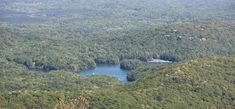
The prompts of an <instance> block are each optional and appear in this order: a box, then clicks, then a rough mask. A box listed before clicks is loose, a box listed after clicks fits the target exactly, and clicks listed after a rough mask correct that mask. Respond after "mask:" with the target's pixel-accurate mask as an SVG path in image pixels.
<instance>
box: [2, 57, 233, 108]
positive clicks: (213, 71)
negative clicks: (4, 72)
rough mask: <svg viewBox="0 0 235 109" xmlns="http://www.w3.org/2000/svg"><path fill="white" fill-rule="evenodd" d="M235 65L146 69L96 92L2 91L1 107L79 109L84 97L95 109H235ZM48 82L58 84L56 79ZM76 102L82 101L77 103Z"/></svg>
mask: <svg viewBox="0 0 235 109" xmlns="http://www.w3.org/2000/svg"><path fill="white" fill-rule="evenodd" d="M234 65H235V58H234V57H221V58H218V57H211V58H206V59H197V60H190V61H186V62H181V63H178V64H171V65H168V66H165V68H161V69H158V68H156V67H155V69H154V67H153V66H152V67H151V68H145V71H143V70H142V69H138V70H137V71H142V72H141V73H143V74H142V75H143V76H141V77H140V78H138V79H137V80H136V81H135V82H133V83H129V84H126V85H115V86H114V87H112V86H110V87H109V88H107V89H103V88H102V89H101V88H98V89H97V88H95V89H84V90H80V91H78V90H77V91H72V92H70V91H66V92H64V91H56V92H54V91H49V90H48V91H42V90H38V91H33V90H30V89H27V90H21V91H8V92H2V91H1V92H2V93H1V97H0V98H1V101H4V102H1V104H0V106H1V107H3V108H4V107H9V108H11V107H12V108H13V107H22V108H33V107H34V108H53V107H55V106H57V107H58V106H60V105H61V104H64V105H67V106H73V105H74V108H79V105H76V103H78V102H79V97H83V99H84V100H85V101H86V102H85V103H87V104H88V105H87V104H85V106H89V108H93V109H100V108H117V109H120V108H122V109H127V108H143V107H147V108H205V107H207V108H233V107H234V106H235V104H234V98H235V95H234V93H235V89H234V87H235V86H234V85H235V84H234V80H235V76H234V71H235V69H234V68H235V66H234ZM225 68H226V69H225ZM156 69H158V70H156ZM1 78H2V76H1ZM42 81H45V79H44V80H42ZM42 81H41V82H42ZM47 81H51V82H58V80H52V79H48V80H47ZM1 82H2V79H1ZM29 83H30V82H29ZM35 85H36V86H38V85H40V84H35ZM78 85H80V84H78ZM51 87H53V86H51ZM1 89H2V86H1ZM76 100H78V101H77V102H75V101H76ZM80 102H81V101H80ZM36 104H37V105H36Z"/></svg>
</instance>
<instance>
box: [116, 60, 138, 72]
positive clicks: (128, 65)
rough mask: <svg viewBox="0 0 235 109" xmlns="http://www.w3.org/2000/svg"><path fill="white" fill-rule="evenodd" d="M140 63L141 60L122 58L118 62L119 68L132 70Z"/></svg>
mask: <svg viewBox="0 0 235 109" xmlns="http://www.w3.org/2000/svg"><path fill="white" fill-rule="evenodd" d="M141 65H142V62H141V61H139V60H123V61H122V62H121V64H120V68H121V69H125V70H134V69H136V68H137V67H139V66H141Z"/></svg>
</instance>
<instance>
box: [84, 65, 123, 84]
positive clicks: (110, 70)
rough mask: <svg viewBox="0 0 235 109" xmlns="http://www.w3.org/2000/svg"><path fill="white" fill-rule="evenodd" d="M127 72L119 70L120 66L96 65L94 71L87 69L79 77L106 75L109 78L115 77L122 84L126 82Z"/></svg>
mask: <svg viewBox="0 0 235 109" xmlns="http://www.w3.org/2000/svg"><path fill="white" fill-rule="evenodd" d="M127 72H128V71H126V70H122V69H120V64H117V65H98V66H96V68H95V69H89V70H85V71H82V72H80V76H81V77H86V76H90V75H107V76H111V77H116V78H117V79H118V80H120V81H122V82H128V81H127Z"/></svg>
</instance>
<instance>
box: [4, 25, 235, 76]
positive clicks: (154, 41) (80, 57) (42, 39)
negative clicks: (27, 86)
mask: <svg viewBox="0 0 235 109" xmlns="http://www.w3.org/2000/svg"><path fill="white" fill-rule="evenodd" d="M47 28H48V26H42V27H41V26H32V27H31V26H30V27H27V26H26V27H22V28H17V29H15V30H11V29H8V28H5V27H4V28H1V29H0V30H1V34H0V35H1V37H0V39H1V40H0V44H1V49H0V50H1V52H0V55H1V57H2V58H5V59H7V60H8V61H13V62H16V63H18V64H23V65H25V66H26V67H27V68H28V69H40V70H44V71H49V70H68V71H73V72H79V71H81V70H84V69H88V68H93V67H95V66H96V64H115V63H118V62H119V60H123V59H138V60H141V61H147V60H148V59H150V58H151V57H154V58H161V59H165V60H170V61H181V60H186V59H195V58H201V57H207V56H215V55H220V56H229V55H234V54H235V48H234V46H235V37H234V36H235V32H234V30H235V24H234V23H233V22H230V23H225V22H214V21H211V22H207V23H197V24H195V23H190V22H185V23H174V24H168V25H167V24H161V25H158V26H151V27H145V28H131V29H128V30H110V31H103V32H99V33H96V34H90V35H89V36H86V37H85V36H81V35H78V36H71V35H69V34H72V35H75V34H76V32H69V33H68V32H67V29H63V30H62V29H61V28H56V29H55V30H54V29H52V30H50V29H51V28H48V29H49V30H45V29H47ZM66 28H68V29H70V28H71V29H73V28H74V26H68V27H66ZM50 31H53V33H51V32H50ZM60 33H61V34H60ZM63 33H65V34H63ZM53 34H55V35H53Z"/></svg>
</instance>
